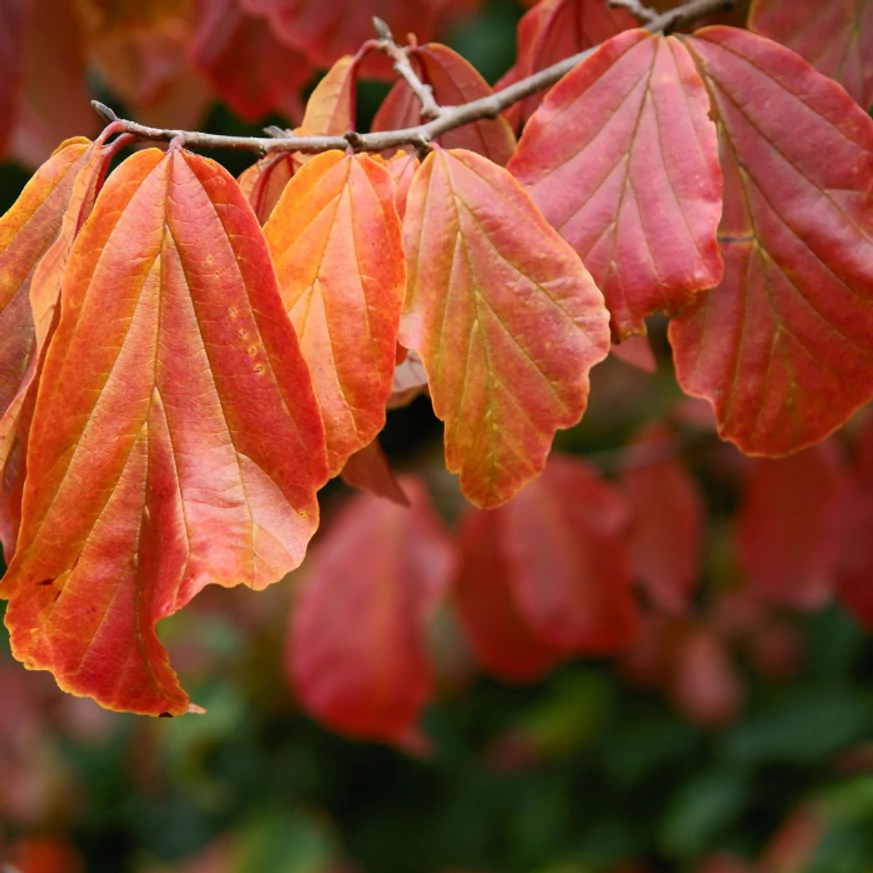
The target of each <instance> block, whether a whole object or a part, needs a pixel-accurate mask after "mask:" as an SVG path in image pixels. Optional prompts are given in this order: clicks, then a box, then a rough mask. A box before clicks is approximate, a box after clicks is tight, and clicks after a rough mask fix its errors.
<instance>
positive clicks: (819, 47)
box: [749, 0, 873, 109]
mask: <svg viewBox="0 0 873 873" xmlns="http://www.w3.org/2000/svg"><path fill="white" fill-rule="evenodd" d="M749 28H750V29H751V30H754V31H755V32H756V33H760V34H761V36H766V37H769V38H770V39H773V40H775V41H776V42H781V43H782V45H785V46H788V48H790V49H792V50H793V51H795V52H797V54H799V55H800V56H801V57H803V58H806V60H808V61H809V62H810V63H811V64H812V65H813V66H814V67H815V68H816V69H817V70H818V71H819V72H821V73H824V74H825V75H826V76H830V77H831V78H832V79H836V80H837V81H838V82H839V83H840V84H841V85H842V86H843V87H844V88H845V89H846V90H847V91H848V92H849V94H850V96H851V97H852V99H853V100H856V101H857V102H858V103H860V104H861V106H862V107H863V108H864V109H868V108H869V107H870V104H871V103H873V4H871V3H869V2H868V0H828V2H827V3H821V2H818V0H755V2H754V3H752V9H751V11H750V13H749Z"/></svg>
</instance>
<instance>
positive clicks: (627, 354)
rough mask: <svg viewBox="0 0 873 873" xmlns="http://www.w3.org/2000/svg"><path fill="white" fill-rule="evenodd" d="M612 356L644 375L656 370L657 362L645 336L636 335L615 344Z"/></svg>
mask: <svg viewBox="0 0 873 873" xmlns="http://www.w3.org/2000/svg"><path fill="white" fill-rule="evenodd" d="M612 354H613V355H614V356H615V357H616V358H618V359H619V360H620V361H624V362H625V363H626V364H630V365H631V366H632V367H636V368H637V369H638V370H642V371H643V372H644V373H654V372H656V371H657V369H658V360H657V358H656V357H655V352H654V351H653V349H652V344H651V343H650V342H649V338H648V337H647V336H645V334H637V335H636V336H631V337H628V338H627V339H625V340H622V341H621V342H620V343H616V344H615V345H613V347H612Z"/></svg>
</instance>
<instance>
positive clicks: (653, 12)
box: [609, 0, 658, 24]
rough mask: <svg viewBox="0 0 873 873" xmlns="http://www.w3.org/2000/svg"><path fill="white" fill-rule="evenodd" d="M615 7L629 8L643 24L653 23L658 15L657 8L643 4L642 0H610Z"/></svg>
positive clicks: (610, 3)
mask: <svg viewBox="0 0 873 873" xmlns="http://www.w3.org/2000/svg"><path fill="white" fill-rule="evenodd" d="M609 5H610V6H612V8H613V9H617V8H621V9H627V11H628V12H630V14H631V15H633V17H634V18H636V19H637V21H639V22H640V23H641V24H651V23H652V22H653V21H654V20H655V19H656V18H657V17H658V10H657V9H650V8H649V7H648V6H643V4H642V3H641V2H640V0H609Z"/></svg>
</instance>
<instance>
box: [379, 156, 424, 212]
mask: <svg viewBox="0 0 873 873" xmlns="http://www.w3.org/2000/svg"><path fill="white" fill-rule="evenodd" d="M373 160H374V161H376V162H377V163H380V164H382V166H383V167H385V169H386V170H387V171H388V175H390V176H391V178H392V179H393V180H394V203H395V205H396V206H397V214H398V215H399V216H400V220H401V221H403V219H404V217H405V216H406V202H407V200H408V199H409V189H410V188H411V187H412V180H413V179H414V178H415V174H416V172H417V170H418V168H419V167H420V166H421V162H420V161H419V160H418V158H417V157H416V156H415V155H409V154H406V152H397V153H396V154H394V155H392V156H391V157H390V158H388V159H387V160H386V159H385V158H384V157H383V156H382V155H373Z"/></svg>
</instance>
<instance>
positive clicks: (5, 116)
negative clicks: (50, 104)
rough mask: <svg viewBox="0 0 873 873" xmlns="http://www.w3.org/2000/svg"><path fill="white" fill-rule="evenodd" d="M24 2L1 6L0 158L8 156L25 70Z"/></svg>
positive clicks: (18, 1) (13, 2)
mask: <svg viewBox="0 0 873 873" xmlns="http://www.w3.org/2000/svg"><path fill="white" fill-rule="evenodd" d="M23 36H24V0H10V2H8V3H3V4H0V155H5V154H6V148H7V146H8V144H9V137H10V135H11V133H12V128H13V125H14V124H15V116H16V114H17V109H18V97H19V94H18V90H19V86H20V85H21V73H22V68H23V67H24V58H23V53H22V41H23Z"/></svg>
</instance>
